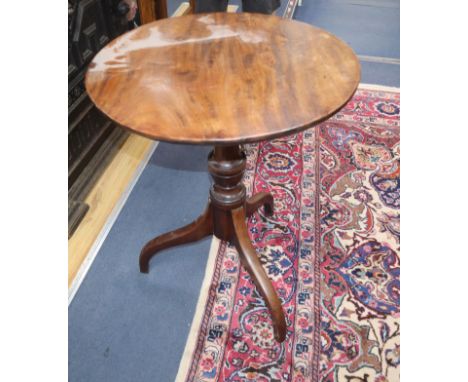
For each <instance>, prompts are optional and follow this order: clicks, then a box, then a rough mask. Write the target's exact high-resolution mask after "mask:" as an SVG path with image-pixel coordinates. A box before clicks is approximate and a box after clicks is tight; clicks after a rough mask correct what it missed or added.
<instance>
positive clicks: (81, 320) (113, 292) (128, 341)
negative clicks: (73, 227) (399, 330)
mask: <svg viewBox="0 0 468 382" xmlns="http://www.w3.org/2000/svg"><path fill="white" fill-rule="evenodd" d="M209 150H210V148H209V147H194V146H182V145H170V144H164V143H161V144H159V146H158V148H157V149H156V151H155V154H154V155H153V157H152V158H151V160H150V163H149V164H148V166H147V167H146V168H145V170H144V172H143V174H142V176H141V177H140V180H139V181H138V182H137V184H136V186H135V188H134V189H133V192H132V193H131V195H130V197H129V199H128V201H127V203H126V204H125V206H124V208H123V210H122V211H121V213H120V215H119V217H118V218H117V221H116V222H115V224H114V226H113V228H112V230H111V232H110V233H109V235H108V237H107V239H106V240H105V242H104V244H103V246H102V248H101V250H100V252H99V254H98V256H97V257H96V259H95V261H94V263H93V265H92V267H91V269H90V271H89V273H88V275H87V276H86V278H85V280H84V282H83V284H82V285H81V288H80V289H79V290H78V293H77V294H76V297H75V299H74V300H73V302H72V303H71V305H70V308H69V329H68V330H69V357H68V358H69V381H70V382H78V381H83V382H94V381H95V382H98V381H99V382H104V381H112V382H120V381H138V382H146V381H152V382H159V381H173V380H174V378H175V375H176V373H177V369H178V365H179V360H180V358H181V356H182V352H183V349H184V346H185V341H186V338H187V335H188V331H189V327H190V324H191V321H192V317H193V313H194V311H195V306H196V302H197V299H198V293H199V290H200V287H201V283H202V279H203V275H204V270H205V264H206V260H207V258H208V252H209V246H210V242H211V241H210V239H209V238H207V239H205V240H203V241H201V242H198V243H194V244H192V245H186V246H182V247H178V248H175V249H169V250H166V251H164V252H162V253H161V254H160V255H159V256H157V257H155V258H153V260H152V262H151V264H150V265H151V268H150V273H149V274H148V275H145V274H141V273H139V270H138V255H139V251H140V249H141V247H142V246H143V245H144V244H145V242H146V241H147V240H149V239H151V238H152V237H154V236H155V235H156V234H159V233H163V232H166V231H168V230H171V229H174V228H177V227H179V226H181V225H183V224H186V223H188V222H190V221H191V220H193V219H194V218H195V217H197V216H198V214H200V213H201V212H202V210H203V208H204V206H205V203H206V201H207V196H208V187H209V184H210V180H209V175H208V173H207V171H206V166H207V163H206V158H207V155H208V152H209Z"/></svg>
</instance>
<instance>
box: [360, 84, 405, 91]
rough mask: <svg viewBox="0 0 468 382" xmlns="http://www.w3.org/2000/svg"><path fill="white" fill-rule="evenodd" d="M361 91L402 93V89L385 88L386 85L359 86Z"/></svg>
mask: <svg viewBox="0 0 468 382" xmlns="http://www.w3.org/2000/svg"><path fill="white" fill-rule="evenodd" d="M359 89H365V90H376V91H379V90H380V91H384V92H397V93H400V88H397V87H393V86H385V85H377V84H363V83H361V84H359Z"/></svg>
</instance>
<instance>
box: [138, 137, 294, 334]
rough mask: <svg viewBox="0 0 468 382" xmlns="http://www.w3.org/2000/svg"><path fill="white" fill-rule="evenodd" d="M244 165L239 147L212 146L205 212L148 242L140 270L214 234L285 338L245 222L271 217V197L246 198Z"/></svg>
mask: <svg viewBox="0 0 468 382" xmlns="http://www.w3.org/2000/svg"><path fill="white" fill-rule="evenodd" d="M245 165H246V157H245V153H244V152H243V151H242V149H241V148H240V147H239V146H222V147H221V146H218V147H215V148H214V150H213V151H212V153H211V154H210V156H209V158H208V171H209V172H210V175H211V177H212V178H213V181H214V182H213V185H212V186H211V189H210V198H209V201H208V206H207V208H206V209H205V211H204V212H203V213H202V214H201V215H200V217H199V218H197V219H196V220H195V221H193V222H192V223H190V224H188V225H186V226H185V227H182V228H179V229H177V230H175V231H172V232H168V233H165V234H162V235H159V236H157V237H155V238H154V239H152V240H150V241H149V242H148V243H147V244H146V245H145V246H144V247H143V249H142V251H141V253H140V271H141V272H143V273H148V271H149V262H150V260H151V258H152V257H153V256H155V255H156V254H158V253H159V251H161V250H163V249H166V248H169V247H172V246H175V245H180V244H186V243H190V242H193V241H196V240H200V239H202V238H203V237H205V236H209V235H215V236H216V237H218V238H219V239H221V240H226V241H230V242H231V243H233V244H234V245H235V246H236V249H237V251H238V252H239V257H240V259H241V262H242V265H243V266H244V268H245V269H246V270H247V272H248V273H249V275H250V277H251V278H252V281H253V282H254V284H255V286H256V288H257V289H258V291H259V293H260V294H261V295H262V296H263V298H264V299H265V302H266V305H267V306H268V308H269V309H270V312H271V317H272V321H273V329H274V334H275V338H276V340H277V341H279V342H283V341H284V340H285V338H286V320H285V317H284V312H283V308H282V306H281V301H280V299H279V297H278V295H277V294H276V292H275V289H274V287H273V285H272V283H271V281H270V279H269V278H268V276H267V274H266V272H265V270H264V269H263V266H262V264H261V263H260V260H259V258H258V256H257V253H256V251H255V248H254V247H253V245H252V242H251V240H250V237H249V233H248V230H247V222H246V219H247V217H248V216H250V215H252V214H253V213H254V212H255V210H256V209H258V208H260V207H261V206H264V208H265V213H266V214H267V215H272V214H273V196H272V195H271V194H269V193H266V192H261V193H259V194H257V195H254V196H252V197H251V198H249V199H247V198H246V189H245V186H244V184H243V182H242V177H243V174H244V170H245Z"/></svg>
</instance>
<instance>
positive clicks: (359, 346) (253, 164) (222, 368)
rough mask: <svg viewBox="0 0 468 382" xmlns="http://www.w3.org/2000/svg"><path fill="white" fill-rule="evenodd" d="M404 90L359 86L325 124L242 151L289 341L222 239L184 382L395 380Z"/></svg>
mask: <svg viewBox="0 0 468 382" xmlns="http://www.w3.org/2000/svg"><path fill="white" fill-rule="evenodd" d="M399 105H400V94H399V91H398V90H392V91H390V90H389V89H387V90H375V89H370V88H367V89H366V88H362V87H361V88H360V89H359V90H358V92H357V93H356V95H355V96H354V97H353V99H352V100H351V101H350V102H349V103H348V104H347V105H346V106H345V108H344V109H343V110H342V111H341V112H340V113H338V114H337V115H336V116H335V117H333V118H332V119H330V120H329V121H327V122H325V123H322V124H320V125H319V126H317V127H316V128H312V129H309V130H307V131H305V132H303V133H300V134H297V135H293V136H289V137H286V138H282V139H276V140H273V141H271V142H262V143H260V144H259V145H249V146H247V147H246V150H247V154H248V164H247V172H246V177H245V184H246V187H247V190H248V193H249V194H252V193H256V192H260V191H269V192H271V193H273V196H274V198H275V214H274V216H273V217H266V216H265V215H264V214H263V211H260V212H259V213H256V214H254V215H253V216H252V217H251V219H250V221H249V230H250V236H251V239H252V241H253V242H254V244H255V247H256V249H257V252H258V254H259V256H260V259H261V261H262V263H263V265H264V267H265V270H266V271H267V273H268V275H269V277H270V278H271V280H272V281H273V285H274V287H275V289H276V291H277V292H278V294H279V296H280V298H281V300H282V303H283V307H284V311H285V314H286V320H287V325H288V334H287V337H286V341H285V342H284V343H282V344H279V343H277V342H276V341H275V340H274V338H273V331H272V325H271V319H270V315H269V312H268V309H267V308H266V306H265V303H264V301H263V299H262V298H261V296H259V294H258V293H257V291H256V289H255V287H254V285H253V284H252V281H251V279H250V277H249V275H248V274H247V272H246V271H245V270H244V269H243V268H242V267H240V264H239V259H238V255H237V252H236V250H235V249H234V248H233V247H231V246H227V245H226V243H224V242H222V243H219V241H217V240H215V241H214V244H213V248H214V250H213V251H212V253H211V254H210V259H209V262H208V265H207V272H206V276H205V281H204V286H203V289H202V293H201V295H200V299H199V302H198V307H197V313H196V316H195V319H194V322H193V324H192V330H191V337H190V338H189V340H188V343H187V346H186V349H185V354H184V357H183V359H182V362H181V366H180V369H179V374H178V378H177V380H178V381H197V382H198V381H206V382H208V381H257V382H264V381H265V382H266V381H295V382H303V381H314V382H316V381H343V382H384V381H392V382H393V381H398V380H399V363H400V356H399V354H400V352H399V349H400V344H399V334H400V326H399V291H400V283H399V279H400V277H399V276H400V260H399V237H400V234H399V232H400V230H399V218H400V213H399V206H400V191H399V188H400V176H399V169H400V166H399V120H400V118H399V112H400V106H399Z"/></svg>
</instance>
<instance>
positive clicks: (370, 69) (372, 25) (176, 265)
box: [68, 0, 399, 382]
mask: <svg viewBox="0 0 468 382" xmlns="http://www.w3.org/2000/svg"><path fill="white" fill-rule="evenodd" d="M283 4H284V2H283ZM170 7H171V2H169V8H170ZM174 8H175V6H174ZM374 8H378V9H374ZM295 18H297V19H299V20H301V21H306V22H310V23H311V24H314V25H317V26H319V27H322V28H325V29H328V30H330V31H331V32H332V33H335V34H336V35H338V36H339V37H340V38H342V39H343V40H345V41H346V42H348V43H349V44H350V45H351V46H352V47H353V49H355V51H356V53H357V54H359V55H366V56H378V57H389V58H399V3H398V2H397V1H394V0H382V1H375V0H374V1H373V0H354V1H352V0H349V1H345V0H327V1H324V0H320V1H311V0H303V5H302V7H299V8H297V10H296V13H295ZM361 64H362V82H365V83H375V84H382V85H389V86H399V65H394V64H382V63H374V62H365V61H363V62H362V63H361ZM209 151H210V148H209V147H204V146H183V145H173V144H166V143H160V144H159V146H158V147H157V149H156V151H155V153H154V154H153V156H152V158H151V159H150V161H149V163H148V165H147V166H146V168H145V170H144V171H143V173H142V175H141V177H140V179H139V180H138V182H137V183H136V185H135V187H134V189H133V191H132V192H131V194H130V196H129V198H128V200H127V202H126V204H125V206H124V207H123V209H122V211H121V213H120V214H119V216H118V218H117V220H116V222H115V223H114V225H113V227H112V229H111V231H110V232H109V235H108V236H107V238H106V240H105V242H104V243H103V245H102V247H101V249H100V251H99V253H98V255H97V256H96V259H95V261H94V263H93V265H92V266H91V268H90V270H89V272H88V274H87V276H86V278H85V279H84V281H83V283H82V285H81V287H80V288H79V290H78V292H77V294H76V296H75V298H74V300H73V301H72V303H71V304H70V307H69V328H68V331H69V332H68V335H69V381H70V382H98V381H99V382H107V381H109V382H111V381H112V382H123V381H135V382H146V381H153V382H165V381H173V380H174V378H175V376H176V373H177V369H178V365H179V361H180V358H181V355H182V352H183V349H184V346H185V341H186V338H187V335H188V331H189V328H190V324H191V321H192V317H193V313H194V310H195V305H196V302H197V298H198V294H199V290H200V286H201V283H202V279H203V275H204V270H205V265H206V260H207V257H208V252H209V247H210V239H208V238H207V239H204V240H203V241H200V242H198V243H194V244H190V245H185V246H182V247H176V248H173V249H169V250H166V251H164V252H162V253H161V254H160V255H158V256H157V257H155V258H154V259H153V260H152V262H151V267H150V273H149V274H148V275H143V274H141V273H139V271H138V254H139V251H140V249H141V247H142V245H143V244H144V243H145V242H146V241H147V240H149V239H151V238H152V237H154V236H155V235H156V234H159V233H163V232H166V231H168V230H171V229H174V228H177V227H179V226H181V225H183V224H186V223H188V222H190V221H191V220H192V219H194V218H195V217H197V216H198V215H199V213H201V211H202V210H203V208H204V205H205V203H206V201H207V192H208V187H209V184H210V179H209V176H208V174H207V172H206V157H207V155H208V152H209Z"/></svg>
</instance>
